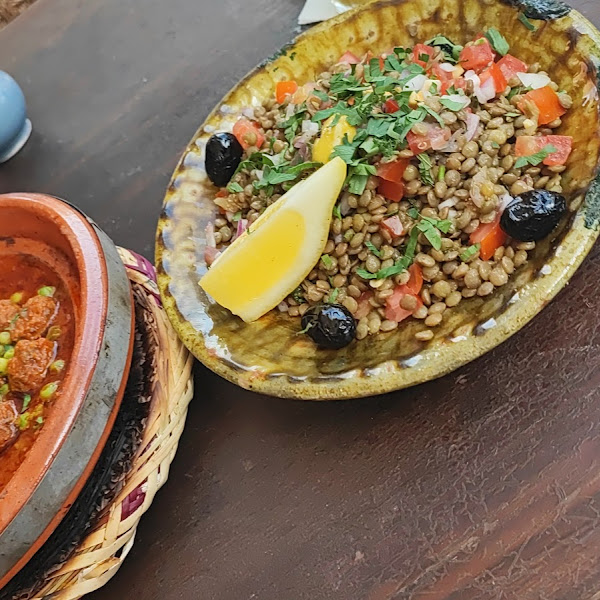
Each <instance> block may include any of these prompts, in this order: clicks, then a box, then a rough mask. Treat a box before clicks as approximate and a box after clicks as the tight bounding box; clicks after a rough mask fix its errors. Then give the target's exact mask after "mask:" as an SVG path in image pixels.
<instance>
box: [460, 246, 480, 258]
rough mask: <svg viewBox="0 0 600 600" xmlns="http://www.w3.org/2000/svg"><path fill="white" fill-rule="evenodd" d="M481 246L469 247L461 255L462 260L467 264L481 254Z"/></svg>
mask: <svg viewBox="0 0 600 600" xmlns="http://www.w3.org/2000/svg"><path fill="white" fill-rule="evenodd" d="M479 247H480V244H473V245H471V246H469V247H468V248H467V249H466V250H465V251H464V252H463V253H462V254H461V255H460V260H462V261H463V262H467V261H468V260H469V259H470V258H473V256H475V255H476V254H477V253H478V252H479Z"/></svg>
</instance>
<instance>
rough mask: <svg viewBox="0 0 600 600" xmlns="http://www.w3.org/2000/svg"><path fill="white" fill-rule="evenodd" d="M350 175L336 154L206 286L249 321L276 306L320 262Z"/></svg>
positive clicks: (256, 228)
mask: <svg viewBox="0 0 600 600" xmlns="http://www.w3.org/2000/svg"><path fill="white" fill-rule="evenodd" d="M345 179H346V163H345V162H344V161H343V160H342V159H341V158H339V157H336V158H334V159H333V160H331V161H330V162H328V163H327V164H326V165H324V166H322V167H321V168H320V169H319V170H318V171H316V172H315V173H313V174H312V175H311V176H310V177H308V178H307V179H305V180H304V181H301V182H300V183H298V184H297V185H295V186H294V187H293V188H291V189H290V190H289V191H288V192H287V193H286V194H284V195H283V196H282V197H281V198H280V199H279V200H278V201H277V202H275V203H274V204H272V205H271V206H269V207H268V208H267V210H265V212H264V213H263V214H262V215H261V216H260V217H259V218H258V219H256V221H255V222H254V223H252V225H251V226H250V227H249V228H248V230H247V231H246V232H245V233H244V234H243V235H241V236H240V237H239V238H238V239H237V240H235V242H233V244H231V246H229V247H228V248H227V250H226V251H225V252H223V254H221V256H219V258H218V259H217V260H216V261H215V262H214V263H213V265H212V267H211V268H210V270H209V271H208V272H207V273H206V275H204V277H202V279H201V280H200V287H201V288H202V289H203V290H204V291H205V292H206V293H207V294H210V296H212V298H213V299H214V300H215V302H218V303H219V304H220V305H221V306H224V307H225V308H227V309H229V310H230V311H231V312H232V313H233V314H235V315H238V316H239V317H241V318H242V319H243V320H244V321H246V322H251V321H255V320H256V319H258V318H259V317H262V316H263V315H264V314H265V313H267V312H269V311H270V310H271V309H273V308H275V307H276V306H277V305H278V304H279V303H280V302H281V301H282V300H283V299H284V298H285V297H286V296H288V295H289V294H290V293H291V292H292V291H293V290H294V289H295V288H296V287H298V286H299V285H300V284H301V283H302V281H304V279H305V277H306V276H307V275H308V274H309V273H310V272H311V270H312V269H313V268H314V266H315V264H317V262H318V261H319V258H320V257H321V254H322V253H323V249H324V247H325V244H326V243H327V237H328V235H329V226H330V225H331V214H332V210H333V206H334V204H335V201H336V200H337V197H338V196H339V194H340V192H341V190H342V186H343V185H344V180H345Z"/></svg>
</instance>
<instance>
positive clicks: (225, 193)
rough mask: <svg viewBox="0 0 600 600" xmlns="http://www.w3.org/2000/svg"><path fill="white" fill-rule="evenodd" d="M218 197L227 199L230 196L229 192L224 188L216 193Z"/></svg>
mask: <svg viewBox="0 0 600 600" xmlns="http://www.w3.org/2000/svg"><path fill="white" fill-rule="evenodd" d="M216 196H217V198H225V196H229V192H228V191H227V190H226V189H225V188H222V189H220V190H219V191H218V192H217V193H216Z"/></svg>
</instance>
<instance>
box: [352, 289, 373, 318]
mask: <svg viewBox="0 0 600 600" xmlns="http://www.w3.org/2000/svg"><path fill="white" fill-rule="evenodd" d="M372 297H373V292H363V293H362V294H361V295H360V297H359V299H358V309H357V310H356V312H355V313H354V317H355V318H356V319H362V318H363V317H366V316H367V315H368V314H369V313H370V312H371V309H372V308H373V307H372V306H371V303H370V302H369V300H370V299H371V298H372Z"/></svg>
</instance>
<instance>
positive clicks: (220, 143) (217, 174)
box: [204, 133, 244, 187]
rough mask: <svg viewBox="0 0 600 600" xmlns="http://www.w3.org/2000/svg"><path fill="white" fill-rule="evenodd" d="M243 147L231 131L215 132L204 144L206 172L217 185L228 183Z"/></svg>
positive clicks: (236, 166)
mask: <svg viewBox="0 0 600 600" xmlns="http://www.w3.org/2000/svg"><path fill="white" fill-rule="evenodd" d="M243 153H244V149H243V148H242V145H241V144H240V143H239V142H238V141H237V139H236V137H235V135H233V133H215V134H214V135H212V136H211V137H210V139H209V140H208V143H207V144H206V160H205V161H204V162H205V166H206V172H207V173H208V176H209V177H210V180H211V181H212V182H213V183H214V184H215V185H218V186H219V187H223V186H224V185H227V184H228V183H229V180H230V179H231V178H232V177H233V174H234V173H235V170H236V169H237V168H238V165H239V164H240V162H241V160H242V154H243Z"/></svg>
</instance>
